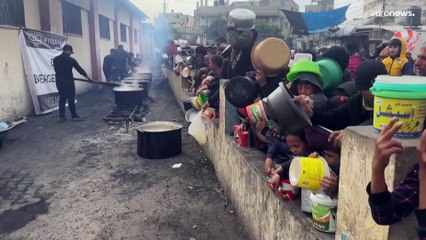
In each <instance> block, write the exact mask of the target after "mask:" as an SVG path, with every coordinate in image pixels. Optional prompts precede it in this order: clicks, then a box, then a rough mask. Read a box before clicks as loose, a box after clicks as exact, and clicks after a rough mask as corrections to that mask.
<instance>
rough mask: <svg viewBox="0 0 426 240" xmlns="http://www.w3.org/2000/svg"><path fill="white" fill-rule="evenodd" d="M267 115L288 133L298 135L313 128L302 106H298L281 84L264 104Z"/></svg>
mask: <svg viewBox="0 0 426 240" xmlns="http://www.w3.org/2000/svg"><path fill="white" fill-rule="evenodd" d="M264 106H265V111H266V114H267V115H268V116H269V117H271V118H272V119H275V120H277V121H278V124H279V125H280V127H281V128H282V129H284V131H285V132H287V133H298V132H300V131H302V130H304V129H306V128H309V127H312V123H311V120H310V119H309V117H308V115H307V114H306V112H305V111H304V110H303V108H302V106H300V105H298V104H296V103H295V102H294V101H293V98H291V97H290V94H289V93H288V90H287V89H286V87H285V86H284V84H283V83H279V86H278V88H277V89H275V90H274V91H273V92H272V93H271V94H269V96H268V97H267V98H266V101H265V102H264Z"/></svg>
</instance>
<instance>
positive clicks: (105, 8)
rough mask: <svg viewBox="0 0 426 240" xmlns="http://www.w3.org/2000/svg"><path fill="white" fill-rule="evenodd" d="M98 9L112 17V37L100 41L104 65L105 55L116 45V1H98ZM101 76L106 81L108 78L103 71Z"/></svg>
mask: <svg viewBox="0 0 426 240" xmlns="http://www.w3.org/2000/svg"><path fill="white" fill-rule="evenodd" d="M98 11H99V14H101V15H103V16H104V17H107V18H109V19H110V21H109V33H110V39H109V40H108V39H103V38H100V41H99V48H100V62H101V66H102V64H103V61H104V57H105V56H106V55H108V54H109V51H110V49H111V48H115V45H114V39H115V34H114V19H115V14H114V1H113V0H102V1H98ZM97 34H98V36H99V33H97ZM101 76H102V80H103V81H105V80H106V79H105V75H104V74H103V72H102V74H101Z"/></svg>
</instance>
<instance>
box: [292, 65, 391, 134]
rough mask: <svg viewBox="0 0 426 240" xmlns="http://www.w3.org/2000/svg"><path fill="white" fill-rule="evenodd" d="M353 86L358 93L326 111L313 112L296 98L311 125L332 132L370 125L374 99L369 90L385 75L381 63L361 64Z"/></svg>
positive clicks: (298, 97) (299, 98)
mask: <svg viewBox="0 0 426 240" xmlns="http://www.w3.org/2000/svg"><path fill="white" fill-rule="evenodd" d="M355 73H356V74H355V76H356V78H355V84H356V86H357V89H358V90H359V93H357V94H355V95H352V96H351V97H349V98H348V99H347V102H346V103H345V104H343V105H341V106H339V107H337V108H334V109H329V110H327V111H315V110H313V109H312V108H311V107H310V106H309V105H308V103H307V102H306V100H305V99H304V98H303V97H300V96H296V97H294V101H296V102H298V103H300V104H301V105H302V107H303V108H304V110H305V111H306V113H307V114H308V116H309V117H310V118H311V121H312V123H313V124H314V125H315V124H318V125H322V126H324V127H326V128H329V129H332V130H341V129H344V128H346V127H348V126H356V125H370V124H371V123H372V114H373V104H374V101H373V99H374V97H373V95H372V94H371V93H370V91H369V89H370V87H372V86H373V83H374V80H375V79H376V77H377V76H378V75H385V74H387V72H386V68H385V66H384V65H383V63H382V62H380V61H376V60H368V61H364V62H362V63H361V64H360V65H359V67H358V68H357V70H356V72H355Z"/></svg>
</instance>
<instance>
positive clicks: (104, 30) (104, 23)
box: [99, 15, 111, 39]
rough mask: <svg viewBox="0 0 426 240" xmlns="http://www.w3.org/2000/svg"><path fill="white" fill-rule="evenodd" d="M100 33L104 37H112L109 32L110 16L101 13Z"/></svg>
mask: <svg viewBox="0 0 426 240" xmlns="http://www.w3.org/2000/svg"><path fill="white" fill-rule="evenodd" d="M99 35H100V37H101V38H104V39H111V36H110V32H109V18H107V17H104V16H102V15H99Z"/></svg>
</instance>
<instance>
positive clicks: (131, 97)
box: [112, 85, 144, 106]
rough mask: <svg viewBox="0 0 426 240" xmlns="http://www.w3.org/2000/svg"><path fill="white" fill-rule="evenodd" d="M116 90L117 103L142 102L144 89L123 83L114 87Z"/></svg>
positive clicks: (122, 104) (130, 104)
mask: <svg viewBox="0 0 426 240" xmlns="http://www.w3.org/2000/svg"><path fill="white" fill-rule="evenodd" d="M112 90H113V91H114V97H115V105H117V106H136V105H140V104H142V100H143V99H144V95H143V94H144V89H143V88H140V87H137V86H126V85H121V86H119V87H115V88H113V89H112Z"/></svg>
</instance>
